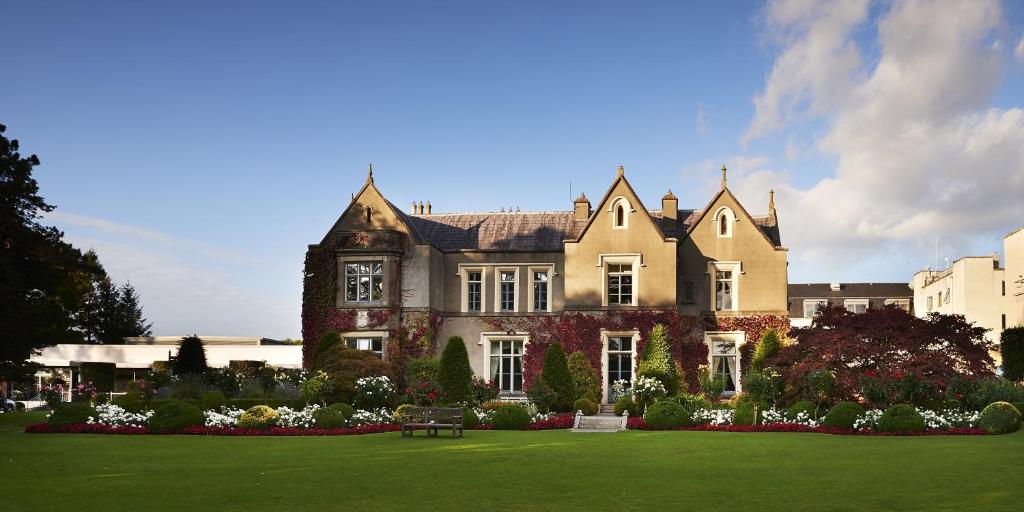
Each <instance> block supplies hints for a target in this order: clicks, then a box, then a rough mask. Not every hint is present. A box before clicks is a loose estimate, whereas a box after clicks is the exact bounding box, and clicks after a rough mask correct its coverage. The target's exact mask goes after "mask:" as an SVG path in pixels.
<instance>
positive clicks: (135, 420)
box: [86, 404, 153, 427]
mask: <svg viewBox="0 0 1024 512" xmlns="http://www.w3.org/2000/svg"><path fill="white" fill-rule="evenodd" d="M151 416H153V411H142V412H128V411H126V410H124V409H123V408H121V407H119V406H116V405H113V404H100V405H97V406H96V416H90V417H89V420H88V421H87V422H86V423H89V424H94V423H98V424H101V425H110V426H111V427H145V426H146V423H147V422H148V421H149V418H150V417H151Z"/></svg>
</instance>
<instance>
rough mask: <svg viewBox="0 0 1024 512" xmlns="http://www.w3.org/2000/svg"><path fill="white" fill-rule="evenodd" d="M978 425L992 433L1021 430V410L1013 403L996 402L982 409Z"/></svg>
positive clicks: (1007, 432)
mask: <svg viewBox="0 0 1024 512" xmlns="http://www.w3.org/2000/svg"><path fill="white" fill-rule="evenodd" d="M978 426H979V427H981V428H983V429H985V430H988V432H989V433H990V434H1009V433H1012V432H1016V431H1018V430H1020V411H1018V410H1017V408H1016V407H1014V406H1013V404H1010V403H1007V402H995V403H992V404H989V405H988V407H986V408H985V410H983V411H981V416H979V417H978Z"/></svg>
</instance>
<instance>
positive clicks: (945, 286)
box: [910, 228, 1024, 362]
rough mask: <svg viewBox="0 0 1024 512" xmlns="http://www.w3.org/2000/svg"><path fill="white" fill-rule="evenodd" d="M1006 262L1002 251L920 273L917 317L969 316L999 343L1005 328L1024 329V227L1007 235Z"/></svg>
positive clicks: (916, 291) (916, 280)
mask: <svg viewBox="0 0 1024 512" xmlns="http://www.w3.org/2000/svg"><path fill="white" fill-rule="evenodd" d="M1000 263H1001V262H1000V259H999V253H994V254H992V255H990V256H965V257H962V258H959V259H957V260H955V261H954V262H953V263H952V264H951V265H949V267H947V268H945V269H941V270H931V269H926V270H922V271H920V272H918V273H916V274H914V279H913V281H911V282H910V286H911V287H912V288H913V289H914V304H915V313H916V314H917V316H921V317H923V316H926V315H928V314H930V313H941V314H945V315H954V314H955V315H963V316H964V317H965V318H967V320H968V321H970V322H974V323H975V325H978V326H979V327H984V328H986V329H988V330H989V331H988V333H987V334H986V337H987V338H988V339H989V340H991V341H994V342H997V343H998V342H999V338H1000V335H1001V334H1002V332H1003V330H1004V329H1006V328H1008V327H1015V326H1021V325H1024V228H1020V229H1017V230H1016V231H1014V232H1012V233H1010V234H1008V235H1006V236H1005V237H1003V261H1002V265H1001V264H1000ZM994 355H995V356H996V359H997V362H998V360H999V357H998V354H994Z"/></svg>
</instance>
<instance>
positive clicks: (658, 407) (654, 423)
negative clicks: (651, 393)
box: [644, 400, 692, 429]
mask: <svg viewBox="0 0 1024 512" xmlns="http://www.w3.org/2000/svg"><path fill="white" fill-rule="evenodd" d="M644 422H645V423H647V425H648V426H650V427H653V428H657V429H671V428H676V427H682V426H686V425H690V424H691V423H692V421H691V419H690V412H689V411H687V410H686V408H685V407H683V406H682V405H679V404H678V403H676V402H674V401H671V400H660V401H657V402H654V403H653V404H651V406H650V407H648V408H647V412H645V413H644Z"/></svg>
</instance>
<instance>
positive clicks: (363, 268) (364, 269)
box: [358, 262, 370, 274]
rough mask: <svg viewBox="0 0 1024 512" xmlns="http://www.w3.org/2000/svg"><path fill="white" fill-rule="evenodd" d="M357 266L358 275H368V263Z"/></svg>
mask: <svg viewBox="0 0 1024 512" xmlns="http://www.w3.org/2000/svg"><path fill="white" fill-rule="evenodd" d="M358 265H359V273H360V274H369V273H370V264H369V263H367V262H360V263H358Z"/></svg>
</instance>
